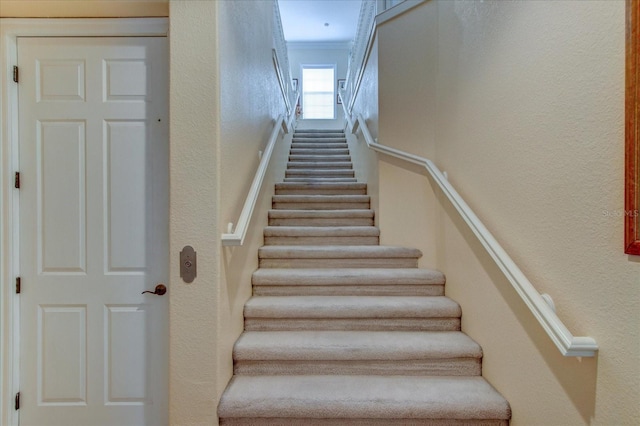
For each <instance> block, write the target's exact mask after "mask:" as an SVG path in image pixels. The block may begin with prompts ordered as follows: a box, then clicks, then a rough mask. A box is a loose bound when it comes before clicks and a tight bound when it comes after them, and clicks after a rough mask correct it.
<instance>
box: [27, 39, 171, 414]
mask: <svg viewBox="0 0 640 426" xmlns="http://www.w3.org/2000/svg"><path fill="white" fill-rule="evenodd" d="M18 66H19V70H20V82H19V85H18V91H19V132H20V135H19V138H20V172H21V185H20V277H21V284H22V288H21V294H20V402H21V404H20V411H19V416H20V425H21V426H31V425H34V426H35V425H38V426H49V425H60V426H71V425H82V426H85V425H86V426H88V425H101V426H104V425H110V426H111V425H113V426H116V425H117V426H124V425H132V426H134V425H136V426H137V425H149V426H156V425H158V426H160V425H163V424H167V423H168V421H167V394H168V378H167V377H168V376H167V366H168V295H165V296H158V295H155V294H149V293H146V294H141V293H142V292H143V291H145V290H153V289H154V288H155V287H156V285H157V284H159V283H166V282H167V281H166V279H167V278H168V267H167V262H168V126H167V124H168V120H167V119H168V101H167V95H168V53H167V40H166V38H164V37H158V38H154V37H139V38H138V37H131V38H124V37H122V38H120V37H117V38H97V37H96V38H19V39H18Z"/></svg>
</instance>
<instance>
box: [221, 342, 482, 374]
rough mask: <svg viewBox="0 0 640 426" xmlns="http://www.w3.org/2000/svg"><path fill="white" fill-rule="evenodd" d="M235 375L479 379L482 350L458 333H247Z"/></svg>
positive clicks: (238, 350) (236, 349)
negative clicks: (344, 375)
mask: <svg viewBox="0 0 640 426" xmlns="http://www.w3.org/2000/svg"><path fill="white" fill-rule="evenodd" d="M233 354H234V356H233V358H234V360H235V363H234V373H235V374H240V375H257V374H261V375H277V374H296V375H297V374H311V375H319V374H368V375H374V374H379V375H408V376H412V375H417V376H425V375H430V376H479V375H480V374H481V371H482V368H481V361H482V349H481V348H480V346H479V345H478V344H477V343H476V342H474V341H473V340H471V339H470V338H469V336H467V335H466V334H464V333H462V332H460V331H394V332H388V331H248V332H245V333H243V334H242V335H241V336H240V338H239V339H238V341H237V342H236V344H235V347H234V351H233Z"/></svg>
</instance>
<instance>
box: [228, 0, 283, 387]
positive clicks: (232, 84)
mask: <svg viewBox="0 0 640 426" xmlns="http://www.w3.org/2000/svg"><path fill="white" fill-rule="evenodd" d="M218 8H219V16H218V23H219V38H218V40H217V47H218V52H219V56H218V57H219V64H220V105H221V109H220V116H219V120H220V126H221V127H220V129H221V134H220V139H219V140H218V141H217V145H218V149H219V153H220V163H219V167H220V181H219V188H220V216H219V223H218V225H219V226H220V229H223V230H224V232H226V229H227V224H228V223H230V222H231V223H234V227H235V225H236V223H237V220H238V217H239V216H240V212H241V210H242V207H243V205H244V202H245V199H246V197H247V193H248V192H249V188H250V186H251V183H252V181H253V177H254V175H255V172H256V169H257V168H258V164H259V162H260V158H259V155H258V154H259V151H263V152H264V150H265V147H266V144H267V142H268V139H269V136H270V134H271V132H272V130H273V128H274V125H275V121H276V119H277V117H278V116H279V115H281V114H286V107H285V104H284V100H283V97H282V92H281V89H280V86H279V83H278V80H277V77H276V73H275V68H274V64H273V58H272V50H271V49H272V47H273V42H272V34H273V29H272V25H273V2H272V1H258V2H254V1H232V2H230V1H227V2H218ZM288 143H290V138H288V139H287V140H286V141H283V140H282V139H280V140H279V141H278V143H277V145H276V149H275V150H274V152H273V154H272V164H271V167H270V168H269V170H268V173H267V176H266V178H265V180H264V182H263V193H262V195H261V197H260V199H259V200H258V202H257V205H256V210H255V213H254V216H253V219H252V220H251V227H250V228H249V231H248V232H247V237H246V240H245V244H244V245H243V246H242V247H225V248H224V249H223V250H222V252H221V258H220V271H221V277H220V282H219V288H218V292H219V295H220V300H219V303H218V304H217V306H216V311H217V313H218V330H219V333H218V340H217V342H216V344H217V353H218V360H217V362H218V372H217V377H218V380H219V382H218V394H219V395H220V394H221V393H222V391H224V388H225V387H226V385H227V383H228V381H229V379H230V378H231V375H232V373H233V359H232V350H233V344H234V343H235V341H236V339H237V338H238V336H239V335H240V333H241V332H242V330H243V328H244V316H243V308H244V303H245V302H246V301H247V299H248V298H249V297H250V296H251V290H252V287H251V275H252V273H253V272H254V271H255V270H256V269H257V268H258V248H259V247H260V246H262V244H263V238H262V235H263V228H264V227H265V226H266V225H267V211H268V209H270V208H271V196H272V195H273V193H274V184H275V182H276V180H277V181H282V179H283V178H284V169H285V166H286V158H287V156H286V154H287V152H288V147H287V144H288ZM234 229H235V228H234Z"/></svg>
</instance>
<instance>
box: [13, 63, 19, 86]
mask: <svg viewBox="0 0 640 426" xmlns="http://www.w3.org/2000/svg"><path fill="white" fill-rule="evenodd" d="M19 76H20V72H19V71H18V66H17V65H14V66H13V81H15V82H16V83H17V82H18V81H19V80H20V79H19Z"/></svg>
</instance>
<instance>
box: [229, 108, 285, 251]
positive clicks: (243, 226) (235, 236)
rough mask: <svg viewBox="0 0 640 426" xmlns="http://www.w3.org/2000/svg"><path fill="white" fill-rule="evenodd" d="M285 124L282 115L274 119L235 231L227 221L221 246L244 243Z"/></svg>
mask: <svg viewBox="0 0 640 426" xmlns="http://www.w3.org/2000/svg"><path fill="white" fill-rule="evenodd" d="M285 126H286V123H285V120H284V116H283V115H280V116H279V117H278V119H277V120H276V124H275V126H274V127H273V131H272V132H271V137H269V142H268V143H267V147H266V148H265V150H264V153H263V154H262V158H261V159H260V164H259V165H258V170H256V174H255V176H254V177H253V182H252V183H251V188H250V189H249V193H248V194H247V199H246V200H245V202H244V206H243V207H242V212H241V213H240V217H238V222H237V225H236V227H235V231H234V230H233V229H231V228H233V223H229V228H230V229H228V233H227V234H222V245H223V246H241V245H242V244H244V237H245V236H246V235H247V230H248V229H249V223H250V222H251V216H253V209H254V208H255V206H256V201H257V200H258V196H259V195H260V190H261V188H262V181H263V180H264V175H265V174H266V172H267V167H269V161H270V160H271V154H272V153H273V147H274V146H275V144H276V141H277V140H278V136H280V131H281V129H282V128H283V127H285Z"/></svg>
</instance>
